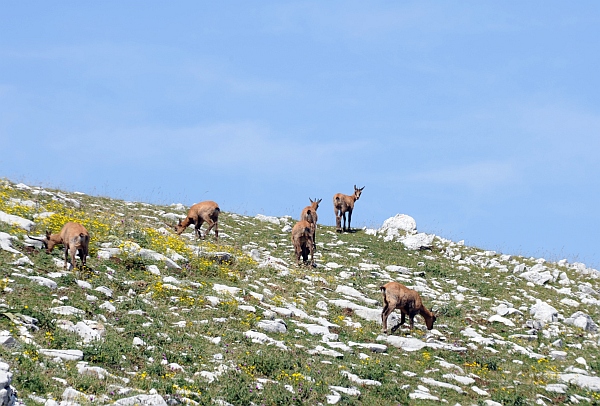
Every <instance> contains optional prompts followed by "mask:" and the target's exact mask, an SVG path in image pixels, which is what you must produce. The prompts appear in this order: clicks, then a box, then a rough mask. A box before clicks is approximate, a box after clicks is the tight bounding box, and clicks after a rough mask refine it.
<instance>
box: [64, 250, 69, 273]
mask: <svg viewBox="0 0 600 406" xmlns="http://www.w3.org/2000/svg"><path fill="white" fill-rule="evenodd" d="M68 258H69V246H68V245H67V244H65V266H64V268H65V270H67V269H69V267H68V265H67V264H68V262H67V259H68Z"/></svg>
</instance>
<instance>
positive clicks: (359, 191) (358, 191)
mask: <svg viewBox="0 0 600 406" xmlns="http://www.w3.org/2000/svg"><path fill="white" fill-rule="evenodd" d="M364 188H365V187H364V186H363V187H361V188H360V189H359V188H357V187H356V185H354V200H358V198H359V197H360V194H361V193H362V191H363V189H364Z"/></svg>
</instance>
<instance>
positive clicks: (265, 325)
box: [256, 319, 287, 334]
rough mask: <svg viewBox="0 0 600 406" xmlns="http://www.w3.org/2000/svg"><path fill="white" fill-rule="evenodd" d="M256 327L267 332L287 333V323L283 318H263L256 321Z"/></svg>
mask: <svg viewBox="0 0 600 406" xmlns="http://www.w3.org/2000/svg"><path fill="white" fill-rule="evenodd" d="M256 327H257V328H259V329H261V330H264V331H266V332H267V333H282V334H283V333H286V332H287V325H286V324H285V322H284V321H283V320H281V319H276V320H261V321H259V322H258V323H256Z"/></svg>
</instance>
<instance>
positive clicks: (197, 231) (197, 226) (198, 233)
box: [196, 219, 207, 239]
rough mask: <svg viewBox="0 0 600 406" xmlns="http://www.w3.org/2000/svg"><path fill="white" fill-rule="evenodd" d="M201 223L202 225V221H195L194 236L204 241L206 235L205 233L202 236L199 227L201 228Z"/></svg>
mask: <svg viewBox="0 0 600 406" xmlns="http://www.w3.org/2000/svg"><path fill="white" fill-rule="evenodd" d="M203 223H204V220H202V219H198V221H196V235H197V236H198V238H201V239H204V237H206V234H207V233H204V236H202V232H201V230H200V227H202V224H203Z"/></svg>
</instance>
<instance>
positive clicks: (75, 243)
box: [28, 222, 90, 269]
mask: <svg viewBox="0 0 600 406" xmlns="http://www.w3.org/2000/svg"><path fill="white" fill-rule="evenodd" d="M28 237H29V238H31V239H32V240H37V241H41V243H42V244H44V248H46V252H47V253H48V254H50V253H51V252H52V250H53V249H54V247H55V246H56V245H57V244H63V246H64V247H65V266H64V267H65V269H67V264H68V263H67V258H68V257H69V250H71V265H73V269H75V266H76V265H77V263H76V262H75V255H76V254H79V258H80V259H81V264H82V268H85V262H86V258H87V256H88V253H89V246H90V234H89V233H88V231H87V230H86V229H85V227H84V226H82V225H81V224H78V223H73V222H68V223H67V224H65V225H64V226H63V228H62V229H61V230H60V233H58V234H51V233H50V231H46V238H44V239H41V238H34V237H31V236H29V235H28Z"/></svg>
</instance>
